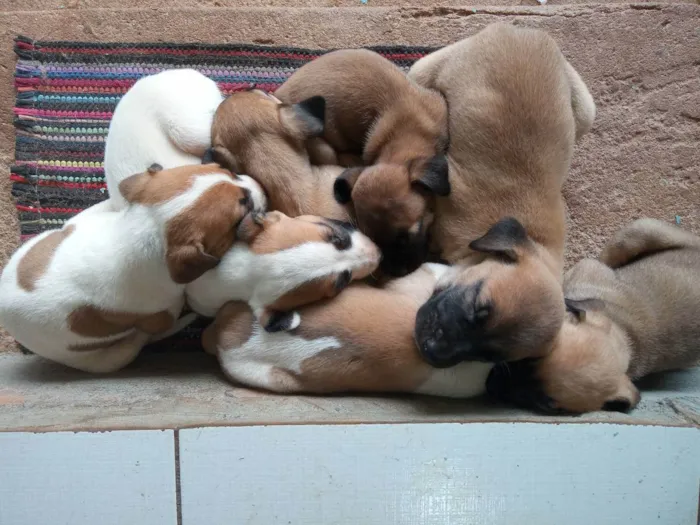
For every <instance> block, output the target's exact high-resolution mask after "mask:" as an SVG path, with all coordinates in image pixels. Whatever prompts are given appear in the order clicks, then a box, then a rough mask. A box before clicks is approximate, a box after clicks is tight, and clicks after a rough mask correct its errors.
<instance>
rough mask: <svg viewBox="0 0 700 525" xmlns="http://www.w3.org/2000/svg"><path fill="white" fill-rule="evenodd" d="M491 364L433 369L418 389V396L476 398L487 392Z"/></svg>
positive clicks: (466, 364) (468, 364)
mask: <svg viewBox="0 0 700 525" xmlns="http://www.w3.org/2000/svg"><path fill="white" fill-rule="evenodd" d="M492 368H493V364H490V363H460V364H458V365H456V366H453V367H452V368H441V369H433V370H432V371H431V372H430V377H429V378H428V379H427V380H426V381H425V382H424V383H423V384H422V385H420V386H419V387H418V388H417V389H416V393H417V394H426V395H430V396H442V397H459V398H465V397H475V396H479V395H481V394H483V393H484V392H486V378H487V377H488V375H489V372H490V371H491V369H492Z"/></svg>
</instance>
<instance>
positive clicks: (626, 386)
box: [603, 376, 641, 412]
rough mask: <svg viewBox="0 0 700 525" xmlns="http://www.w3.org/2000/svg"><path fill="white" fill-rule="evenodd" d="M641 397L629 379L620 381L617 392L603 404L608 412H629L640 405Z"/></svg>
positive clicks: (625, 377) (625, 378)
mask: <svg viewBox="0 0 700 525" xmlns="http://www.w3.org/2000/svg"><path fill="white" fill-rule="evenodd" d="M640 399H641V395H640V394H639V390H637V387H636V386H634V384H633V383H632V381H631V380H630V378H629V377H627V376H624V377H623V378H622V379H621V380H620V384H619V386H618V388H617V392H615V395H614V396H612V397H611V398H610V399H609V400H607V401H606V402H605V404H603V410H606V411H608V412H629V411H630V410H632V409H633V408H634V407H636V406H637V405H638V404H639V400H640Z"/></svg>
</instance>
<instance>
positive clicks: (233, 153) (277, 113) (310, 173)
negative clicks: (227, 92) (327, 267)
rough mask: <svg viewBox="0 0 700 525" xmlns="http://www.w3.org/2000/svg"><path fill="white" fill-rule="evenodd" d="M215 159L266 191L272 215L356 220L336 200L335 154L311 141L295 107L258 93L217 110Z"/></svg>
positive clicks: (239, 95)
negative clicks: (275, 212)
mask: <svg viewBox="0 0 700 525" xmlns="http://www.w3.org/2000/svg"><path fill="white" fill-rule="evenodd" d="M212 145H213V148H212V154H213V155H214V158H215V159H216V160H217V161H218V162H220V163H222V165H224V166H226V167H228V168H230V169H232V170H234V171H238V172H240V173H248V174H250V175H251V176H253V177H254V178H255V180H256V181H257V182H258V183H259V184H260V185H261V186H262V187H263V188H264V190H265V192H266V194H267V196H268V204H269V209H271V210H278V211H281V212H283V213H285V214H286V215H289V216H290V217H296V216H299V215H304V214H309V213H312V214H315V215H321V216H325V217H331V218H334V219H339V220H348V219H349V217H350V215H349V213H348V211H347V210H346V209H345V207H344V206H341V205H340V204H338V203H337V202H336V201H335V199H334V198H333V182H334V181H335V177H336V176H337V174H338V172H337V171H334V170H333V167H331V166H318V167H312V166H311V160H310V159H309V154H308V153H307V147H308V151H310V152H311V156H312V157H313V161H315V162H316V163H328V162H331V163H333V164H335V163H336V161H337V159H336V156H335V152H334V151H333V148H332V147H331V146H330V145H329V144H328V143H327V142H325V141H324V140H322V139H319V138H317V137H311V138H310V137H309V129H307V126H305V125H304V121H303V119H299V118H298V115H297V114H296V113H295V109H294V107H293V106H290V105H287V104H278V103H277V102H275V100H274V99H272V98H271V97H270V96H269V95H266V94H264V93H262V92H260V91H258V90H252V91H245V92H237V93H234V94H232V95H231V96H230V97H228V98H227V99H226V100H225V101H224V102H223V103H222V104H221V105H220V106H219V108H218V109H217V111H216V114H215V115H214V122H213V125H212Z"/></svg>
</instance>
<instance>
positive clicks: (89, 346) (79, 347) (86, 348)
mask: <svg viewBox="0 0 700 525" xmlns="http://www.w3.org/2000/svg"><path fill="white" fill-rule="evenodd" d="M138 336H139V334H138V332H135V331H133V332H130V333H128V334H126V335H123V336H122V337H118V338H116V339H113V340H111V341H107V342H104V341H98V342H95V343H81V344H75V345H69V346H68V350H71V351H73V352H92V351H94V350H110V349H112V348H116V347H117V346H119V345H122V344H125V343H127V344H128V343H130V342H132V341H135V340H136V339H137V338H138Z"/></svg>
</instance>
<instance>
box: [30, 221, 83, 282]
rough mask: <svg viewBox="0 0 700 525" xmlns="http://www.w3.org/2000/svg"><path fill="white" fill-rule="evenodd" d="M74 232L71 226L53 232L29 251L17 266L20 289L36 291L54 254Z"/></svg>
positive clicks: (73, 227)
mask: <svg viewBox="0 0 700 525" xmlns="http://www.w3.org/2000/svg"><path fill="white" fill-rule="evenodd" d="M74 230H75V226H74V225H73V224H69V225H68V226H66V227H65V228H63V229H62V230H57V231H54V232H51V233H50V234H48V235H47V236H46V237H44V238H43V239H41V240H40V241H38V242H37V243H36V244H34V246H32V247H31V248H29V250H27V253H25V254H24V256H23V257H22V259H21V260H20V261H19V263H18V264H17V284H18V285H19V287H20V288H22V289H23V290H26V291H27V292H33V291H34V290H35V289H36V283H37V281H38V280H39V279H41V277H42V276H43V275H44V274H45V273H46V270H47V269H48V267H49V264H51V259H52V258H53V255H54V253H56V250H57V249H58V247H59V246H60V245H61V243H62V242H63V241H64V240H66V239H67V238H68V236H69V235H70V234H71V233H73V231H74Z"/></svg>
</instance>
